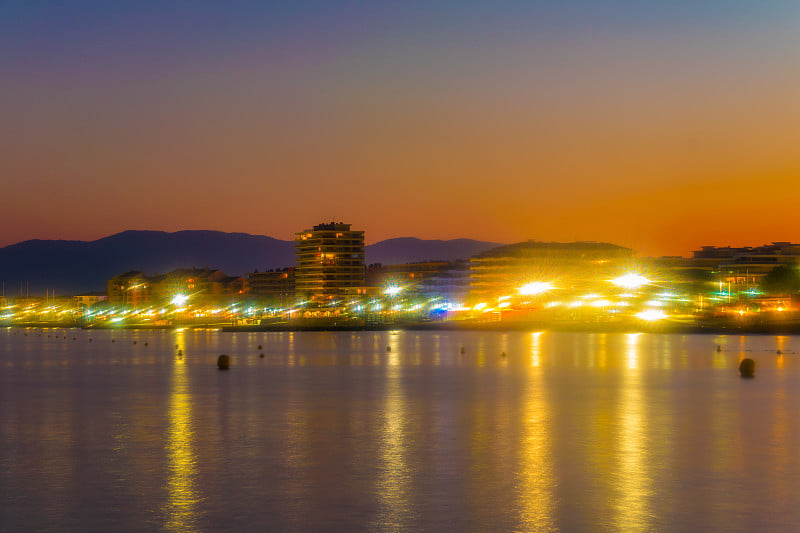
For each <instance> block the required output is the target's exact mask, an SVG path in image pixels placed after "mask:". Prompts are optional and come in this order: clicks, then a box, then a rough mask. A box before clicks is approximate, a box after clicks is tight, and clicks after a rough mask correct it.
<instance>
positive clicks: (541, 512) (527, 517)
mask: <svg viewBox="0 0 800 533" xmlns="http://www.w3.org/2000/svg"><path fill="white" fill-rule="evenodd" d="M541 337H542V335H541V332H537V333H533V334H532V336H531V352H532V353H534V354H537V355H535V356H534V358H537V359H538V353H537V352H539V351H540V350H541ZM533 366H534V370H532V371H530V372H529V386H528V390H527V394H526V395H525V400H524V405H523V409H522V416H523V423H522V428H523V430H522V443H521V444H522V445H521V446H520V458H519V464H520V467H521V473H520V492H519V496H518V497H519V504H520V526H521V527H520V528H519V529H520V530H524V531H555V530H556V524H555V516H554V515H555V508H556V505H555V501H554V495H553V490H554V488H555V485H556V484H555V480H554V478H553V456H552V455H553V454H552V440H551V437H550V431H551V428H552V425H551V422H550V418H551V408H550V406H549V404H548V401H547V394H546V391H547V389H546V387H544V386H542V372H543V370H542V368H541V367H539V365H538V364H537V365H533Z"/></svg>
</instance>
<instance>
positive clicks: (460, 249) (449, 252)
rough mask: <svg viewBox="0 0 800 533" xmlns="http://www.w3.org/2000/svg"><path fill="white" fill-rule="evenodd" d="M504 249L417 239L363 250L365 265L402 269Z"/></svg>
mask: <svg viewBox="0 0 800 533" xmlns="http://www.w3.org/2000/svg"><path fill="white" fill-rule="evenodd" d="M496 246H501V244H499V243H495V242H484V241H473V240H472V239H452V240H448V241H439V240H422V239H416V238H414V237H400V238H397V239H387V240H385V241H380V242H376V243H375V244H371V245H369V246H367V247H366V248H365V250H364V255H365V257H364V261H365V262H366V264H368V265H371V264H373V263H383V264H384V265H399V264H402V263H412V262H418V261H437V260H438V261H455V260H456V259H469V258H470V257H472V256H473V255H476V254H479V253H481V252H483V251H486V250H489V249H490V248H494V247H496Z"/></svg>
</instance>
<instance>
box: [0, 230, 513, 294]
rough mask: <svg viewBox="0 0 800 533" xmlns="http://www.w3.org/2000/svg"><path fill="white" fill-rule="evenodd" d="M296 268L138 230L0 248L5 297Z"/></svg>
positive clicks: (451, 254)
mask: <svg viewBox="0 0 800 533" xmlns="http://www.w3.org/2000/svg"><path fill="white" fill-rule="evenodd" d="M495 246H500V244H499V243H494V242H485V241H476V240H471V239H453V240H422V239H416V238H412V237H403V238H396V239H387V240H384V241H380V242H377V243H375V244H371V245H368V246H366V247H365V250H364V253H365V262H366V263H367V264H373V263H383V264H387V265H388V264H401V263H410V262H416V261H428V260H431V261H433V260H447V261H454V260H457V259H468V258H469V257H470V256H472V255H475V254H478V253H480V252H482V251H484V250H488V249H490V248H494V247H495ZM293 265H294V241H284V240H280V239H274V238H272V237H267V236H264V235H250V234H247V233H224V232H221V231H177V232H173V233H168V232H164V231H136V230H129V231H123V232H121V233H117V234H114V235H111V236H108V237H104V238H102V239H98V240H96V241H67V240H38V239H37V240H29V241H23V242H20V243H17V244H12V245H10V246H6V247H5V248H0V281H2V284H3V291H4V294H5V295H6V296H19V295H25V294H30V295H39V294H41V295H44V294H45V291H46V290H50V291H55V294H78V293H82V292H89V291H105V287H106V281H107V280H108V279H109V278H112V277H114V276H116V275H117V274H121V273H123V272H127V271H130V270H140V271H142V272H144V273H145V274H148V275H154V274H163V273H166V272H169V271H170V270H174V269H176V268H188V267H209V268H215V269H219V270H222V271H223V272H225V273H226V274H228V275H246V274H247V273H249V272H253V271H254V270H256V269H257V270H262V271H263V270H268V269H273V268H284V267H288V266H293Z"/></svg>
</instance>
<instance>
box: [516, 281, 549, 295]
mask: <svg viewBox="0 0 800 533" xmlns="http://www.w3.org/2000/svg"><path fill="white" fill-rule="evenodd" d="M550 290H553V284H552V283H548V282H546V281H532V282H530V283H526V284H525V285H523V286H522V287H520V288H519V293H520V294H522V295H524V296H535V295H537V294H544V293H546V292H547V291H550Z"/></svg>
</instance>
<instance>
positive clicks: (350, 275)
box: [294, 222, 364, 305]
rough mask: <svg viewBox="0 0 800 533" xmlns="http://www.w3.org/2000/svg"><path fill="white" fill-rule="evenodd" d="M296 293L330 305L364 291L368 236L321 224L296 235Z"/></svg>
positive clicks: (337, 225) (338, 224) (336, 224)
mask: <svg viewBox="0 0 800 533" xmlns="http://www.w3.org/2000/svg"><path fill="white" fill-rule="evenodd" d="M295 259H296V267H295V271H294V272H295V293H296V295H297V297H298V298H308V299H309V300H310V301H311V302H312V303H313V304H318V305H329V304H332V303H334V302H338V301H339V300H340V299H342V298H347V297H348V296H355V295H358V294H361V293H362V292H363V291H364V232H363V231H353V230H351V229H350V224H343V223H341V222H330V223H327V224H318V225H316V226H314V227H313V229H307V230H305V231H301V232H299V233H296V234H295Z"/></svg>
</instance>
